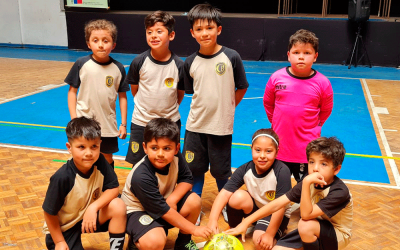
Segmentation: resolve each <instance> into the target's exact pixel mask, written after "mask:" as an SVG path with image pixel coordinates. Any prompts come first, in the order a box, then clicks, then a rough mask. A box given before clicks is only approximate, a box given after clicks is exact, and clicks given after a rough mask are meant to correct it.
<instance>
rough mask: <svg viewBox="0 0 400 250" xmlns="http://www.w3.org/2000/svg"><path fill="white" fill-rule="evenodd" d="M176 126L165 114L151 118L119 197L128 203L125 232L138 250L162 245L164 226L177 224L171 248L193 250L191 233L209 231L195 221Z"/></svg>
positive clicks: (196, 208)
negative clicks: (142, 154)
mask: <svg viewBox="0 0 400 250" xmlns="http://www.w3.org/2000/svg"><path fill="white" fill-rule="evenodd" d="M179 140H180V138H179V128H178V126H177V125H176V123H175V122H173V121H171V120H170V119H167V118H155V119H153V120H151V121H149V122H148V123H147V125H146V127H145V129H144V135H143V148H144V151H145V153H146V156H145V157H143V158H142V160H140V161H139V162H138V163H137V164H136V165H135V166H134V167H133V168H132V170H131V172H130V173H129V174H128V177H127V179H126V182H125V187H124V189H123V191H122V196H121V198H122V199H123V201H124V202H125V204H126V206H127V213H128V216H127V217H128V219H127V226H126V232H127V233H128V234H129V236H130V240H129V244H128V248H129V249H134V247H133V246H134V245H133V243H135V245H136V246H137V247H138V248H139V249H141V250H147V249H164V246H165V244H166V242H167V235H168V229H170V228H173V227H177V228H179V234H178V238H177V239H176V241H175V248H174V249H175V250H197V249H198V248H197V246H196V244H195V243H194V242H193V241H192V239H191V237H192V235H194V236H199V237H203V238H208V237H210V236H211V233H212V232H211V229H209V228H208V227H204V226H201V227H198V226H195V225H194V223H195V222H196V219H197V217H198V215H199V213H200V209H201V199H200V197H199V196H198V195H197V194H196V193H193V192H192V191H191V189H192V180H193V178H192V174H191V172H190V170H189V168H188V167H187V165H186V163H185V161H184V159H183V158H182V155H181V154H180V153H179V147H180V143H179Z"/></svg>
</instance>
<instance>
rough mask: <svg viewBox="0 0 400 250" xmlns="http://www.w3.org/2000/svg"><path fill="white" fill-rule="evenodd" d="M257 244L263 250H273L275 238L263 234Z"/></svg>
mask: <svg viewBox="0 0 400 250" xmlns="http://www.w3.org/2000/svg"><path fill="white" fill-rule="evenodd" d="M257 243H258V245H259V246H260V248H261V249H265V250H271V249H272V247H274V237H273V236H271V235H269V234H267V233H263V234H262V235H260V237H258V239H257Z"/></svg>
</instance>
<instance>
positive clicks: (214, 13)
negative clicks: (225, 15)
mask: <svg viewBox="0 0 400 250" xmlns="http://www.w3.org/2000/svg"><path fill="white" fill-rule="evenodd" d="M187 17H188V20H189V23H190V27H191V28H193V25H194V23H195V22H196V21H197V20H205V19H207V21H208V22H209V23H210V22H215V23H216V24H217V26H218V27H219V26H221V25H222V15H221V10H220V9H218V8H216V7H214V6H212V5H211V4H209V3H202V4H197V5H195V6H194V7H193V8H192V9H191V10H190V11H189V13H188V15H187Z"/></svg>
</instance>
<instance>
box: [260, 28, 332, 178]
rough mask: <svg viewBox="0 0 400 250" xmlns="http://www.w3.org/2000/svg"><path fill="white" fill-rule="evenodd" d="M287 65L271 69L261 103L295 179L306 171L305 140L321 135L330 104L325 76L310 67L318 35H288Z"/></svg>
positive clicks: (281, 152) (330, 96) (303, 32)
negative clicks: (274, 70) (288, 63)
mask: <svg viewBox="0 0 400 250" xmlns="http://www.w3.org/2000/svg"><path fill="white" fill-rule="evenodd" d="M287 55H288V60H289V62H290V66H288V67H286V68H283V69H280V70H278V71H276V72H275V73H273V74H272V75H271V77H270V78H269V80H268V83H267V85H266V87H265V93H264V107H265V111H266V112H267V116H268V120H269V121H270V122H271V124H272V128H273V129H274V131H275V132H276V133H277V134H278V136H279V138H280V140H281V144H280V148H279V153H278V157H277V159H279V160H281V161H283V162H284V163H285V164H286V165H287V166H288V167H289V169H290V172H291V173H292V174H293V177H294V178H295V179H296V181H297V182H299V181H301V180H302V179H303V178H304V176H305V175H307V157H306V154H305V152H306V150H305V149H306V146H307V144H308V143H309V142H310V141H312V140H314V139H316V138H318V137H320V136H321V128H322V125H323V124H324V123H325V121H326V120H327V119H328V117H329V115H330V114H331V112H332V108H333V91H332V86H331V83H330V82H329V80H328V79H327V78H326V77H325V76H324V75H322V74H321V73H320V72H317V71H316V70H314V69H313V68H312V65H313V63H314V62H315V61H316V60H317V57H318V38H317V37H316V36H315V34H314V33H312V32H310V31H308V30H303V29H301V30H298V31H297V32H296V33H295V34H293V35H292V36H291V37H290V39H289V46H288V52H287Z"/></svg>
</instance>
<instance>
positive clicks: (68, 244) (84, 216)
mask: <svg viewBox="0 0 400 250" xmlns="http://www.w3.org/2000/svg"><path fill="white" fill-rule="evenodd" d="M100 130H101V129H100V125H99V123H98V122H97V121H95V120H94V119H92V118H86V117H84V116H83V117H79V118H74V119H72V120H71V121H70V122H69V123H68V125H67V128H66V133H67V137H68V142H67V143H66V145H67V149H68V152H69V153H70V154H71V155H72V159H70V160H68V161H67V163H66V164H64V165H63V166H62V167H61V168H60V169H58V170H57V172H56V173H55V174H54V175H53V176H52V177H51V178H50V183H49V188H48V189H47V192H46V197H45V200H44V202H43V210H44V218H45V224H44V228H43V231H44V233H45V234H46V246H47V248H48V249H58V250H63V249H82V250H83V246H82V242H81V234H82V233H94V232H105V231H109V234H110V249H112V250H114V249H121V250H122V248H123V246H124V241H125V225H126V207H125V206H124V202H123V201H122V200H121V199H119V198H117V196H118V190H119V188H118V187H119V183H118V178H117V175H116V174H115V172H114V170H113V168H112V167H111V166H110V164H109V163H108V162H107V161H106V159H105V158H104V156H103V155H102V154H100V144H101V139H100V137H101V132H100Z"/></svg>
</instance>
